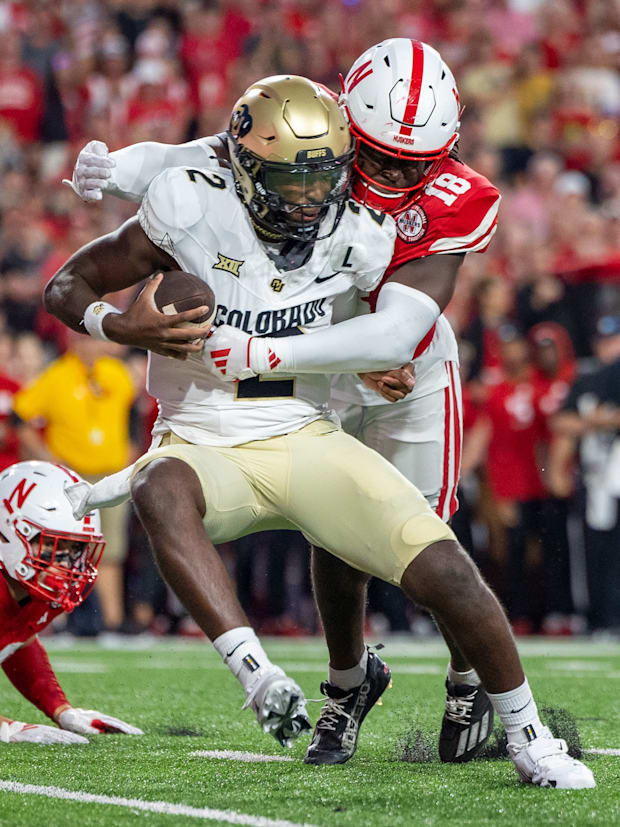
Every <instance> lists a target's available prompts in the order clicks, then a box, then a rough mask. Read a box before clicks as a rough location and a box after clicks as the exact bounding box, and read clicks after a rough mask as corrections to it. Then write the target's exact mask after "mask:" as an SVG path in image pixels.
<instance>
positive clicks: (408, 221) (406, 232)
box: [396, 204, 428, 243]
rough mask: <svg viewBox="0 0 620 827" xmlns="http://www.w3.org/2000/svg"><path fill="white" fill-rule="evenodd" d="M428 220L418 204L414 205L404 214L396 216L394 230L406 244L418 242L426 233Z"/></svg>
mask: <svg viewBox="0 0 620 827" xmlns="http://www.w3.org/2000/svg"><path fill="white" fill-rule="evenodd" d="M427 225H428V218H427V217H426V213H425V212H424V210H423V209H422V207H420V206H419V205H418V204H414V205H413V206H412V207H410V208H409V209H408V210H405V212H404V213H401V215H399V216H398V221H397V222H396V229H397V232H398V235H399V236H400V237H401V238H402V239H403V241H406V242H408V243H411V242H413V241H419V239H421V238H422V236H423V235H424V234H425V233H426V228H427Z"/></svg>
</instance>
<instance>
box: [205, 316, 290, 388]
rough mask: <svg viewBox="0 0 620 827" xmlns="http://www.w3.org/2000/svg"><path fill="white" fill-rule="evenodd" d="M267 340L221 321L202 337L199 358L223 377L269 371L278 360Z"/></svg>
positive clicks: (227, 378)
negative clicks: (218, 325)
mask: <svg viewBox="0 0 620 827" xmlns="http://www.w3.org/2000/svg"><path fill="white" fill-rule="evenodd" d="M270 342H271V340H270V339H261V338H260V337H259V336H250V334H249V333H246V332H245V331H244V330H240V329H239V328H238V327H232V326H231V325H228V324H223V325H220V327H218V328H215V330H214V331H213V333H211V335H210V336H209V337H208V338H207V339H206V340H205V344H204V348H203V350H202V358H203V361H204V362H205V363H206V364H207V366H208V368H209V369H210V371H211V372H212V373H215V374H217V375H220V376H222V377H223V378H224V379H225V380H226V381H230V382H232V381H234V380H236V379H250V378H251V377H252V376H257V375H258V374H259V373H269V371H271V370H273V369H274V368H275V367H276V366H277V365H279V364H280V358H279V357H278V355H277V353H275V352H274V351H273V349H272V348H271V345H270Z"/></svg>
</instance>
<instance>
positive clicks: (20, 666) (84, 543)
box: [0, 462, 142, 744]
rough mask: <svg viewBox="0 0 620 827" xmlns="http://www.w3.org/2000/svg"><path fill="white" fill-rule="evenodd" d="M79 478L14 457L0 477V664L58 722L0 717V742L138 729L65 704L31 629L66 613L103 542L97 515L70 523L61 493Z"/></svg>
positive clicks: (73, 740)
mask: <svg viewBox="0 0 620 827" xmlns="http://www.w3.org/2000/svg"><path fill="white" fill-rule="evenodd" d="M79 479H80V478H79V477H78V476H77V475H76V474H74V473H73V472H72V471H69V470H68V469H67V468H64V467H63V466H61V465H54V464H52V463H50V462H20V463H17V464H15V465H11V466H10V467H9V468H7V469H5V470H4V471H3V472H2V473H1V474H0V663H2V668H3V669H4V672H5V673H6V675H7V677H8V678H9V680H10V681H11V683H12V684H13V685H14V686H15V688H16V689H18V690H19V692H21V694H22V695H23V696H24V697H25V698H26V699H27V700H29V701H30V702H31V703H32V704H34V705H35V706H36V707H37V708H38V709H40V710H41V712H44V713H45V714H46V715H47V716H48V717H49V718H51V719H52V720H53V721H54V722H55V723H56V724H57V725H58V727H59V729H57V728H56V727H51V726H45V725H43V724H26V723H24V722H23V721H14V720H12V719H11V718H6V717H4V716H3V715H0V741H1V742H2V743H6V744H12V743H17V742H20V741H28V742H30V743H36V744H86V743H88V739H87V738H85V737H84V736H85V735H90V734H93V735H94V734H99V733H106V732H114V733H118V732H122V733H126V734H130V735H142V731H141V730H139V729H137V728H136V727H134V726H131V725H130V724H126V723H125V722H124V721H120V720H119V719H118V718H113V717H111V716H110V715H104V714H102V713H101V712H96V711H95V710H93V709H78V708H75V707H73V706H71V704H70V703H69V701H68V700H67V697H66V695H65V693H64V692H63V691H62V689H61V688H60V686H59V684H58V681H57V680H56V676H55V675H54V672H53V670H52V667H51V665H50V662H49V659H48V657H47V653H46V651H45V649H44V648H43V646H42V645H41V643H40V641H39V638H38V637H37V634H38V633H39V632H40V631H42V630H43V629H45V627H46V626H47V625H48V624H49V623H51V622H52V620H53V619H54V618H55V617H57V616H58V615H59V614H61V613H62V612H70V611H72V610H73V609H74V608H75V607H76V606H78V605H79V604H80V603H81V602H82V601H83V600H84V598H85V596H86V595H87V594H88V592H89V591H90V589H91V588H92V586H93V585H94V583H95V580H96V578H97V564H98V562H99V559H100V558H101V554H102V552H103V548H104V546H105V542H104V540H103V537H102V535H101V533H100V529H99V515H98V514H97V513H91V514H87V515H86V516H85V517H84V518H83V519H81V520H76V519H75V518H74V517H73V514H72V512H71V507H70V504H69V500H68V499H67V498H66V497H65V493H64V490H65V488H66V487H67V486H68V485H72V484H75V483H76V482H78V481H79Z"/></svg>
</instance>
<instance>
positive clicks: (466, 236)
mask: <svg viewBox="0 0 620 827" xmlns="http://www.w3.org/2000/svg"><path fill="white" fill-rule="evenodd" d="M500 200H501V196H500V194H499V192H498V190H497V187H494V186H493V184H491V182H490V181H488V180H487V179H486V178H485V177H484V175H480V174H479V173H478V172H476V171H475V170H473V169H472V168H471V167H468V166H467V164H462V163H461V162H460V161H455V160H454V159H453V158H446V160H445V161H444V162H443V164H442V166H441V169H440V172H439V175H438V176H437V178H435V180H434V181H433V182H432V183H431V184H428V185H427V186H426V187H425V189H424V192H423V193H422V195H421V197H420V198H419V199H418V200H417V201H416V202H415V204H413V205H412V206H411V207H408V208H407V209H405V210H400V211H397V212H394V213H391V215H392V217H393V218H394V220H395V221H396V232H397V235H396V242H395V244H394V255H393V256H392V260H391V262H390V264H389V265H388V268H387V270H386V271H385V275H384V277H383V282H385V281H386V280H387V279H388V278H389V277H390V276H391V275H392V273H393V272H394V271H395V270H398V268H399V267H401V266H402V265H403V264H406V263H407V262H408V261H414V260H415V259H418V258H425V257H426V256H431V255H435V254H440V255H447V254H450V253H474V252H476V253H482V252H484V251H485V250H486V248H487V247H488V246H489V243H490V241H491V239H492V238H493V236H494V234H495V231H496V229H497V213H498V210H499V202H500ZM383 282H382V284H383ZM380 289H381V287H378V288H377V289H376V290H375V291H374V293H373V294H372V296H371V300H370V301H371V307H372V309H373V310H374V307H375V303H376V298H377V294H378V292H379V290H380Z"/></svg>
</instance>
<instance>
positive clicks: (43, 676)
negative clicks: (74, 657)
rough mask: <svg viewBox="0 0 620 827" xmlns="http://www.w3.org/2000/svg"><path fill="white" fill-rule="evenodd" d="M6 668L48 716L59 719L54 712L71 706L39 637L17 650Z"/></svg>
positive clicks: (12, 678) (26, 695) (4, 664)
mask: <svg viewBox="0 0 620 827" xmlns="http://www.w3.org/2000/svg"><path fill="white" fill-rule="evenodd" d="M2 668H3V669H4V671H5V673H6V676H7V678H8V679H9V680H10V681H11V683H12V684H13V686H14V687H15V688H16V689H17V691H18V692H20V693H21V694H22V695H23V696H24V698H26V700H28V701H30V703H31V704H34V706H36V707H37V709H40V710H41V712H43V713H44V714H45V715H47V716H48V718H52V720H55V719H54V715H58V714H59V713H60V712H61V711H62V709H63V708H65V709H66V708H67V707H69V706H70V704H69V701H68V700H67V697H66V695H65V693H64V692H63V691H62V689H61V687H60V685H59V683H58V681H57V679H56V675H55V674H54V671H53V669H52V666H51V664H50V662H49V658H48V656H47V652H46V651H45V649H44V648H43V646H42V645H41V643H40V642H39V640H38V638H35V639H34V640H33V641H32V643H30V644H28V645H26V646H22V647H21V648H20V649H18V650H17V652H14V653H13V654H12V655H11V656H10V657H9V658H7V659H6V660H5V661H4V662H3V663H2Z"/></svg>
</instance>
